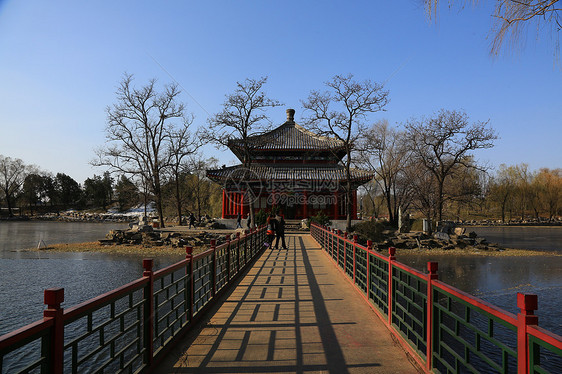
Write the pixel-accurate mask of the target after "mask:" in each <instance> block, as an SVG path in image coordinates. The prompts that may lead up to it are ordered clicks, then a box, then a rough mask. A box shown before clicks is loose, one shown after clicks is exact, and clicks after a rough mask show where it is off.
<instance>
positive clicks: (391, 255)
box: [387, 247, 396, 326]
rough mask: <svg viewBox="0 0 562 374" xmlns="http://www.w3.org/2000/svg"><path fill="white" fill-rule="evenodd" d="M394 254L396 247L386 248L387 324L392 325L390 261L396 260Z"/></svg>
mask: <svg viewBox="0 0 562 374" xmlns="http://www.w3.org/2000/svg"><path fill="white" fill-rule="evenodd" d="M395 254H396V248H394V247H389V248H388V286H387V289H388V291H387V292H388V295H387V298H388V325H389V326H392V263H393V262H394V260H396V257H395V256H394V255H395Z"/></svg>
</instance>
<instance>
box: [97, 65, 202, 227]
mask: <svg viewBox="0 0 562 374" xmlns="http://www.w3.org/2000/svg"><path fill="white" fill-rule="evenodd" d="M132 82H133V76H132V75H128V74H126V75H125V76H124V78H123V80H122V81H121V83H120V85H119V87H118V88H117V92H116V94H117V102H116V103H115V104H113V105H112V106H109V107H107V127H106V139H107V143H108V144H107V145H106V146H105V147H104V148H101V149H99V150H98V151H97V155H98V159H97V160H95V161H93V162H92V163H93V164H94V165H96V166H108V167H110V168H111V169H112V170H113V171H117V172H119V173H122V174H126V175H130V176H132V177H136V178H137V179H141V180H142V181H143V183H144V182H146V183H147V185H148V187H149V190H150V192H151V193H152V194H153V196H154V199H155V203H156V209H157V210H158V215H159V217H160V225H161V226H162V227H164V215H163V210H162V187H161V183H162V177H163V174H164V171H165V170H166V169H167V168H169V167H170V165H171V163H172V157H173V156H174V155H173V153H174V152H173V151H172V149H171V148H170V144H171V137H172V135H173V134H174V133H176V131H177V129H178V128H179V129H183V128H187V127H189V125H190V124H191V122H190V118H187V117H186V116H185V114H184V111H185V107H184V105H183V104H182V103H179V102H178V100H179V95H180V93H181V91H180V90H179V88H178V86H177V85H176V84H171V85H166V86H165V88H164V91H163V92H161V93H160V92H158V91H157V90H156V80H155V79H152V80H150V81H149V83H148V84H147V85H146V86H143V87H141V88H135V87H133V84H132ZM176 122H177V123H178V124H177V125H176V124H175V123H176ZM176 151H177V150H176Z"/></svg>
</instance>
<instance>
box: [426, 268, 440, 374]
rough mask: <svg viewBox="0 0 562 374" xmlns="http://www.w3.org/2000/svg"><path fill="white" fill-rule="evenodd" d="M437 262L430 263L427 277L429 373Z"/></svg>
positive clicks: (428, 368) (427, 353) (431, 354)
mask: <svg viewBox="0 0 562 374" xmlns="http://www.w3.org/2000/svg"><path fill="white" fill-rule="evenodd" d="M437 269H438V265H437V262H432V261H430V262H428V263H427V270H428V271H429V274H428V276H427V310H426V316H427V321H426V326H427V337H426V339H427V340H426V352H425V357H426V369H427V372H431V368H432V365H433V285H432V282H433V281H434V280H437V278H438V277H437Z"/></svg>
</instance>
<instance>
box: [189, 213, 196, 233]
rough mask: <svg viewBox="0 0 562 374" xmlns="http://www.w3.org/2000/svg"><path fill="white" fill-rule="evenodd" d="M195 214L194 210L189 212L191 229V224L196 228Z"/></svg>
mask: <svg viewBox="0 0 562 374" xmlns="http://www.w3.org/2000/svg"><path fill="white" fill-rule="evenodd" d="M195 221H196V219H195V215H194V214H193V212H191V213H190V214H189V228H190V229H191V226H193V228H195Z"/></svg>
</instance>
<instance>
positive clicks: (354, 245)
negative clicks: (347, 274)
mask: <svg viewBox="0 0 562 374" xmlns="http://www.w3.org/2000/svg"><path fill="white" fill-rule="evenodd" d="M356 254H357V235H353V284H355V270H356V269H357V267H356V262H357V259H356V258H355V255H356Z"/></svg>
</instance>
